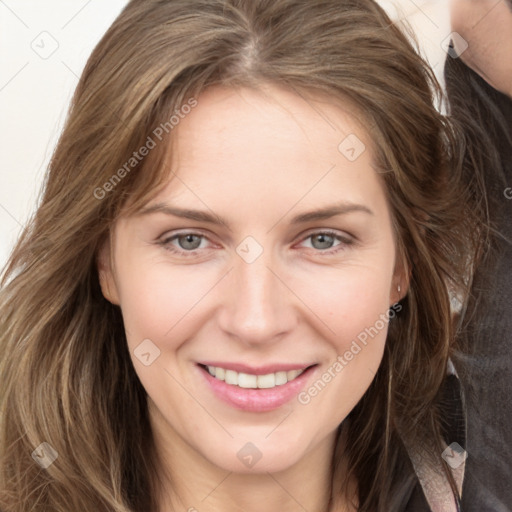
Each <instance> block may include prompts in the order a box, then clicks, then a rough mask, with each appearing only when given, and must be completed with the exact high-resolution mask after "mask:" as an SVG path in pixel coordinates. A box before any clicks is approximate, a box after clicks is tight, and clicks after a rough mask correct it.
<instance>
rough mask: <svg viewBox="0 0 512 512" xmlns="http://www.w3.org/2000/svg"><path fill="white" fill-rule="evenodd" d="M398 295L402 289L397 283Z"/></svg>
mask: <svg viewBox="0 0 512 512" xmlns="http://www.w3.org/2000/svg"><path fill="white" fill-rule="evenodd" d="M397 288H398V295H400V292H401V291H402V288H400V285H398V287H397Z"/></svg>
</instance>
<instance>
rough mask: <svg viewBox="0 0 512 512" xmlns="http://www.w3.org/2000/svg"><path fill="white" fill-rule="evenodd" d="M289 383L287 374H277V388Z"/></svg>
mask: <svg viewBox="0 0 512 512" xmlns="http://www.w3.org/2000/svg"><path fill="white" fill-rule="evenodd" d="M287 382H288V376H287V373H286V372H276V386H281V385H283V384H286V383H287Z"/></svg>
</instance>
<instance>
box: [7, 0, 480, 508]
mask: <svg viewBox="0 0 512 512" xmlns="http://www.w3.org/2000/svg"><path fill="white" fill-rule="evenodd" d="M262 82H274V83H278V84H280V85H281V86H285V87H289V88H291V89H293V90H295V91H297V92H300V93H301V94H304V95H307V94H308V92H310V91H315V92H321V93H324V94H327V95H328V96H329V97H331V98H333V101H335V100H339V99H342V100H345V101H349V102H351V103H352V104H353V105H355V106H356V107H357V108H358V110H359V111H361V112H362V115H363V116H364V121H365V124H366V127H367V131H368V133H369V135H370V136H371V137H372V139H373V140H374V142H375V146H376V154H375V160H376V161H375V165H376V167H377V168H378V169H379V172H380V173H381V174H382V178H383V180H384V182H385V184H386V188H387V194H388V197H389V202H390V205H391V209H392V215H393V221H394V226H395V231H396V237H397V245H398V247H397V250H398V253H399V255H400V257H401V260H402V264H403V265H404V266H405V267H406V268H407V269H408V271H409V273H410V287H409V290H408V294H407V297H406V298H405V299H404V300H403V301H402V311H401V312H400V314H399V315H398V316H397V318H395V319H393V320H392V322H391V325H390V330H389V334H388V340H387V343H386V350H385V355H384V358H383V361H382V364H381V366H380V368H379V370H378V372H377V375H376V376H375V379H374V381H373V383H372V384H371V386H370V388H369V389H368V391H367V392H366V393H365V395H364V397H363V398H362V400H361V401H360V403H359V404H358V405H357V406H356V408H355V409H354V410H353V411H352V413H351V414H350V429H349V432H348V443H347V449H348V451H349V459H350V460H349V466H350V472H351V473H352V474H354V475H355V477H356V478H357V481H358V487H359V491H358V492H359V502H360V504H359V510H361V511H370V510H376V509H377V510H386V511H389V510H393V508H392V507H393V505H392V500H393V496H394V493H395V491H397V489H398V488H399V486H400V485H401V484H402V482H401V481H400V478H399V475H400V474H401V469H402V468H403V466H404V457H405V452H404V448H403V442H402V440H407V441H408V442H409V443H422V442H423V440H425V439H430V440H433V441H434V443H435V444H436V446H438V448H439V450H438V453H435V454H433V458H435V459H439V461H440V463H442V462H443V461H441V457H440V454H441V452H442V447H441V435H440V420H439V417H438V415H439V413H438V407H437V402H436V400H437V397H438V390H439V388H440V385H441V383H442V381H443V378H444V375H445V369H446V363H447V359H448V357H449V356H450V354H451V351H452V350H453V345H454V332H453V326H452V322H451V312H450V289H453V288H454V287H456V288H457V289H458V290H460V291H462V293H463V292H464V290H465V286H466V284H467V277H468V273H467V269H466V263H467V261H468V259H470V258H471V257H472V251H474V250H475V244H476V242H475V235H474V233H475V231H474V223H473V214H472V210H471V208H469V207H468V206H467V205H466V203H465V200H464V190H462V189H461V188H460V185H459V177H460V176H459V175H460V162H459V155H460V151H459V149H458V138H457V135H456V134H455V133H454V131H453V130H452V129H451V126H450V124H449V123H448V122H447V121H446V119H444V118H443V117H442V116H441V115H440V114H439V113H438V111H437V110H436V108H435V107H434V106H433V102H434V101H435V100H436V94H437V93H436V91H438V85H437V83H436V80H435V78H434V76H433V75H432V72H431V71H430V69H429V68H428V66H427V65H426V64H425V62H424V61H423V60H422V59H421V58H420V57H419V56H418V55H417V53H416V52H415V50H414V49H413V47H412V46H411V45H410V43H409V42H408V40H407V39H406V37H405V36H404V35H403V34H402V33H401V32H400V31H399V30H398V29H397V28H396V27H395V26H394V25H393V24H392V23H391V22H390V20H389V18H388V17H387V16H386V15H385V13H384V12H383V11H382V9H381V8H380V7H378V6H377V5H376V4H375V3H374V2H373V1H371V0H343V1H340V0H318V1H315V2H312V1H311V0H144V1H142V0H132V1H131V2H130V3H129V4H128V5H127V7H126V8H125V9H124V11H123V12H122V13H121V14H120V16H119V17H118V19H117V20H116V21H115V22H114V24H113V25H112V27H111V28H110V29H109V30H108V31H107V33H106V34H105V36H104V37H103V38H102V40H101V42H100V43H99V44H98V46H97V47H96V49H95V50H94V52H93V54H92V55H91V57H90V59H89V61H88V63H87V65H86V68H85V70H84V72H83V74H82V77H81V79H80V82H79V84H78V87H77V89H76V92H75V95H74V98H73V101H72V105H71V108H70V112H69V116H68V119H67V122H66V126H65V128H64V131H63V133H62V135H61V137H60V140H59V143H58V145H57V147H56V149H55V152H54V155H53V158H52V160H51V163H50V167H49V171H48V174H47V177H46V181H45V184H44V191H43V195H42V199H41V202H40V204H39V205H38V208H37V211H36V212H35V214H34V216H33V218H32V220H31V221H30V223H29V224H28V226H27V228H26V229H25V230H24V232H23V234H22V236H21V237H20V239H19V241H18V243H17V245H16V247H15V249H14V251H13V253H12V255H11V257H10V260H9V263H8V265H7V267H6V269H5V273H4V276H3V281H2V284H3V289H2V292H1V296H0V308H1V312H2V314H1V318H0V333H1V334H0V336H1V338H0V350H1V354H2V356H1V362H0V407H1V409H0V410H1V417H0V489H1V493H2V494H1V498H0V507H1V508H2V510H3V511H4V512H22V511H26V510H32V511H34V512H35V511H38V510H41V511H42V510H44V511H54V512H68V511H69V510H95V511H98V512H102V511H105V512H106V511H108V512H113V511H116V512H136V511H137V512H143V511H144V512H147V511H148V510H157V504H156V500H155V496H156V483H155V482H156V480H155V467H154V464H155V460H156V458H155V455H156V454H155V453H154V447H153V444H152V443H153V441H152V436H151V430H150V428H149V421H148V411H147V403H146V394H145V391H144V389H143V388H142V386H141V384H140V382H139V380H138V378H137V376H136V374H135V371H134V368H133V366H132V363H131V360H130V357H129V354H128V351H127V347H126V338H125V333H124V329H123V323H122V319H121V314H120V310H119V308H118V307H116V306H113V305H112V304H110V303H109V302H107V301H106V300H105V299H104V298H103V296H102V294H101V290H100V287H99V283H98V271H97V267H96V257H97V252H98V249H99V247H100V246H101V244H102V243H103V241H104V240H105V238H106V237H107V236H108V233H109V230H110V228H111V227H112V225H113V223H114V222H115V220H116V218H117V217H118V215H119V213H120V212H121V211H122V209H123V208H125V207H126V205H127V204H128V203H129V205H130V208H133V209H134V210H135V209H137V208H138V207H140V206H141V205H142V204H144V203H145V202H146V201H147V200H148V197H149V196H150V195H151V194H154V193H155V190H156V189H157V188H158V187H159V186H160V185H161V184H162V183H163V182H164V180H165V179H166V177H167V174H168V171H166V166H165V150H166V148H168V147H169V146H168V144H167V142H168V141H169V140H170V139H171V136H172V129H171V128H172V125H171V123H169V119H170V116H171V115H172V114H173V112H175V111H177V112H178V113H179V112H180V109H181V108H182V107H183V105H185V104H187V102H189V101H190V99H191V98H195V99H196V101H199V104H200V98H199V95H200V93H201V91H203V90H204V89H205V88H207V87H209V86H211V85H214V84H224V85H228V86H247V87H257V86H258V84H261V83H262ZM189 104H190V103H189ZM165 123H167V125H166V124H165ZM162 125H163V126H166V130H165V133H164V132H162V143H160V144H157V147H156V148H155V149H154V150H152V151H151V153H150V154H149V155H148V156H147V157H145V158H143V159H140V161H139V160H138V159H137V161H136V162H135V161H131V160H130V159H131V158H132V156H133V152H134V151H137V150H138V149H139V148H141V147H142V146H143V145H145V144H146V143H147V140H148V139H147V138H148V136H151V134H153V133H154V130H155V128H156V127H158V126H162ZM158 133H160V132H158ZM127 162H130V163H129V165H128V166H127ZM132 164H133V165H132ZM120 169H124V170H125V172H122V171H120ZM115 176H117V177H115ZM107 183H109V184H110V185H105V184H107ZM399 432H400V434H399ZM42 442H46V443H48V445H50V446H51V447H52V448H53V449H54V450H55V451H56V452H57V453H58V458H57V459H56V460H55V462H54V463H53V464H51V465H50V466H49V467H47V469H46V470H42V469H41V468H40V467H39V466H38V465H37V464H35V462H34V460H33V458H32V457H31V453H32V452H33V451H34V449H36V448H37V447H38V446H39V445H40V444H41V443H42ZM336 464H337V461H336V460H334V465H335V466H336ZM444 467H445V470H446V473H447V475H448V477H450V475H449V471H448V469H447V466H446V464H445V465H444ZM334 492H338V491H337V490H334ZM339 492H341V490H340V491H339ZM395 495H396V493H395Z"/></svg>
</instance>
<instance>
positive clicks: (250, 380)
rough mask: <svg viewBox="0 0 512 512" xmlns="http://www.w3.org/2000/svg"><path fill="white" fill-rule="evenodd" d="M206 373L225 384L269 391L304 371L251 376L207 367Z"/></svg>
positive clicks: (215, 367)
mask: <svg viewBox="0 0 512 512" xmlns="http://www.w3.org/2000/svg"><path fill="white" fill-rule="evenodd" d="M207 368H208V372H209V374H210V375H212V376H213V377H215V378H216V379H219V380H223V381H225V382H226V384H231V385H232V386H239V387H241V388H246V389H258V388H259V389H270V388H274V387H276V386H282V385H283V384H286V383H287V382H290V381H292V380H294V379H296V378H297V377H298V376H299V375H300V374H301V373H303V372H304V370H290V371H288V372H276V373H267V374H266V375H252V374H250V373H238V372H235V371H233V370H226V369H224V368H220V367H217V366H208V367H207Z"/></svg>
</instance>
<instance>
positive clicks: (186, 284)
mask: <svg viewBox="0 0 512 512" xmlns="http://www.w3.org/2000/svg"><path fill="white" fill-rule="evenodd" d="M136 268H138V269H140V270H139V271H135V269H136ZM119 281H120V282H121V283H122V286H121V288H120V301H121V304H122V310H123V318H124V323H125V328H126V332H127V337H128V343H129V345H130V346H131V347H133V346H135V345H136V344H137V343H140V342H141V341H142V339H145V338H149V339H154V340H159V341H163V340H164V339H166V345H168V343H169V340H170V339H171V340H172V339H173V338H174V337H173V336H171V333H172V332H173V330H174V329H175V328H177V326H179V327H180V328H181V327H182V325H181V324H182V323H183V324H186V323H187V322H186V320H188V319H189V318H190V317H193V314H194V309H195V308H196V307H197V306H198V304H199V302H200V301H201V299H202V298H204V297H205V296H206V295H207V294H208V291H209V290H210V289H211V287H212V283H213V281H212V283H211V282H210V280H209V279H208V275H205V273H204V272H202V273H201V278H199V273H198V270H197V269H196V270H195V271H194V270H193V267H192V266H189V267H180V268H179V269H176V268H172V267H171V266H169V265H166V264H165V263H163V262H161V261H150V262H139V263H138V264H137V265H135V266H134V265H130V263H129V262H127V264H126V265H124V266H123V268H122V269H119Z"/></svg>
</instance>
